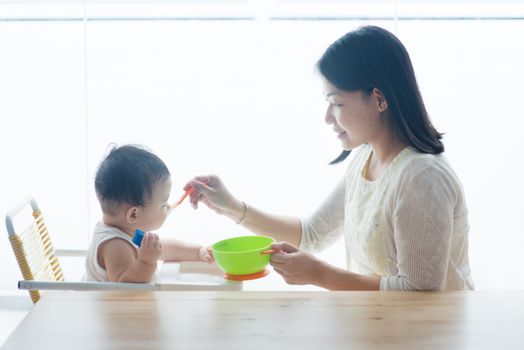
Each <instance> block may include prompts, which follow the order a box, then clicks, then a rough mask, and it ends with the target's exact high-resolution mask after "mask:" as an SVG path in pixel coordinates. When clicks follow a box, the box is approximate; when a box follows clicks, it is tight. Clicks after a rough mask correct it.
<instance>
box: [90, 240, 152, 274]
mask: <svg viewBox="0 0 524 350" xmlns="http://www.w3.org/2000/svg"><path fill="white" fill-rule="evenodd" d="M98 249H99V251H98V255H99V262H100V265H101V266H102V267H104V268H105V269H106V271H107V277H108V278H109V281H111V282H134V283H149V282H151V279H152V278H153V275H154V274H155V271H156V267H157V260H158V257H159V256H160V252H161V251H162V245H161V243H160V241H159V239H158V236H157V235H155V234H153V233H146V234H145V235H144V239H143V240H142V245H141V246H140V248H138V256H137V255H136V254H135V251H134V249H133V247H132V246H131V245H130V243H129V242H126V241H124V240H122V239H111V240H108V241H106V242H104V243H102V244H101V245H100V247H99V248H98Z"/></svg>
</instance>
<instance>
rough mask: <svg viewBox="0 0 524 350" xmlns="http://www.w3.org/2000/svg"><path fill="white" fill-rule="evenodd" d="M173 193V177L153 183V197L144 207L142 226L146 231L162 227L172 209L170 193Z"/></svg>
mask: <svg viewBox="0 0 524 350" xmlns="http://www.w3.org/2000/svg"><path fill="white" fill-rule="evenodd" d="M170 193H171V178H167V179H166V180H160V181H158V182H157V183H155V184H154V185H153V193H152V196H151V198H150V199H149V200H148V201H147V202H146V205H145V206H144V207H143V212H142V216H141V220H140V228H141V229H142V230H144V231H153V230H156V229H158V228H160V227H161V226H162V225H163V224H164V221H166V218H167V216H168V214H169V211H170V209H171V208H170V205H169V203H168V201H169V194H170Z"/></svg>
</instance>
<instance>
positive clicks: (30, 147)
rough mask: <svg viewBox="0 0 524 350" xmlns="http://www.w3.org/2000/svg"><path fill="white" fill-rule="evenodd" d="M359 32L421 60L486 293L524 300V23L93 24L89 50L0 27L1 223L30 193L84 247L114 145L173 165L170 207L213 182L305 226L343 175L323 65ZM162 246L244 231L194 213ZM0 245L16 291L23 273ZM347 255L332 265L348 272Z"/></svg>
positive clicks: (42, 28) (78, 37)
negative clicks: (143, 150)
mask: <svg viewBox="0 0 524 350" xmlns="http://www.w3.org/2000/svg"><path fill="white" fill-rule="evenodd" d="M362 24H377V25H381V26H383V27H385V28H387V29H390V30H392V31H394V32H395V33H396V34H397V35H398V36H399V37H400V39H401V40H402V41H403V42H404V43H405V45H406V47H407V48H408V50H409V52H410V53H411V56H412V60H413V63H414V65H415V71H416V73H417V77H418V79H419V84H420V86H421V89H422V93H423V96H424V97H425V100H426V103H427V107H428V109H429V112H430V114H431V116H432V119H433V121H434V123H435V124H436V126H437V128H438V129H439V130H440V131H443V132H445V133H446V137H445V144H446V145H447V156H448V158H449V159H450V161H451V162H452V165H453V166H454V167H455V169H456V171H457V173H458V175H459V176H460V177H461V179H462V182H463V185H464V187H465V190H466V195H467V200H468V204H469V207H470V221H471V235H470V240H471V249H470V257H471V265H472V269H473V277H474V279H475V281H476V283H477V287H478V289H516V288H523V287H524V279H522V278H519V277H516V276H518V275H517V271H518V270H517V267H518V266H521V265H522V263H524V258H523V257H522V254H521V253H520V251H521V247H523V246H524V238H523V235H522V233H523V229H522V228H521V225H520V224H519V220H518V219H519V214H520V213H519V211H520V210H521V209H520V208H522V206H520V205H519V204H520V203H519V201H520V198H521V197H522V195H523V194H524V185H523V184H522V182H521V181H519V180H520V179H521V178H523V172H524V167H523V165H522V161H521V160H520V159H521V157H520V155H519V153H518V152H519V150H520V149H522V147H523V146H524V141H523V140H522V139H521V138H520V137H519V136H520V135H519V133H520V132H521V131H522V129H523V125H524V122H523V121H522V120H523V118H522V117H523V113H522V112H521V110H520V99H521V96H520V95H521V91H519V88H520V85H521V84H520V82H521V81H522V80H523V78H524V76H523V75H524V74H523V70H522V68H521V66H520V63H521V62H523V61H524V49H523V46H522V45H520V44H518V43H519V40H520V38H522V37H524V21H510V20H507V21H488V20H484V21H472V20H469V21H444V20H439V21H429V20H426V21H413V20H411V21H399V22H393V21H382V22H379V21H372V22H369V21H366V22H363V21H349V20H347V21H229V22H227V21H225V22H224V21H93V22H89V23H88V24H87V32H86V34H87V35H86V38H87V41H85V42H84V28H83V23H82V22H75V21H69V22H53V21H50V22H0V47H1V48H2V53H1V54H0V77H1V78H0V96H2V97H1V103H0V118H1V121H2V124H1V125H2V131H3V133H2V137H1V138H0V149H1V152H2V153H1V154H2V159H3V162H4V165H3V169H2V173H1V174H0V179H1V181H0V194H1V196H0V212H1V213H6V212H7V211H8V209H9V208H10V207H11V206H12V205H13V204H15V203H16V202H17V201H18V200H19V199H21V198H22V197H23V196H24V195H25V194H31V195H34V196H35V197H36V198H37V200H38V201H39V202H40V204H41V206H42V207H43V209H44V214H45V215H46V217H47V221H48V224H49V226H50V228H51V233H52V235H53V238H54V240H55V242H56V244H55V245H56V246H58V247H70V248H85V247H86V246H87V242H88V239H89V234H90V232H91V230H92V228H93V226H94V224H95V223H96V221H97V220H98V219H99V210H98V207H97V203H96V201H95V197H94V191H93V186H92V179H93V176H94V172H95V170H96V166H97V164H98V162H99V161H100V159H101V158H102V157H103V156H104V153H105V150H106V148H107V145H108V144H109V143H111V142H117V143H141V144H145V145H148V146H149V147H151V148H152V149H153V150H154V151H155V152H156V153H157V154H158V155H159V156H161V157H162V158H163V159H164V160H165V161H166V163H167V164H168V166H169V168H170V169H171V172H172V175H173V182H174V187H173V188H174V189H173V198H177V197H178V196H179V195H180V194H181V193H182V191H181V187H182V186H183V185H184V183H185V181H187V180H188V179H189V178H190V177H192V176H194V175H196V174H205V173H210V172H212V173H217V174H219V175H221V176H222V177H223V179H224V181H225V182H226V183H227V184H228V186H229V187H230V189H231V190H232V192H233V193H235V194H236V195H237V196H238V197H239V198H242V199H244V200H246V201H247V202H248V203H249V204H252V205H255V206H258V207H260V208H264V209H267V210H270V211H274V212H278V213H283V214H290V215H299V216H303V215H307V214H308V213H309V212H310V211H312V210H313V209H314V208H315V207H316V205H318V203H319V202H320V201H321V200H322V199H323V198H324V196H325V195H326V194H327V193H329V191H330V190H331V187H332V186H333V185H334V183H335V182H336V181H337V180H338V179H339V177H340V176H341V174H342V172H343V170H344V167H343V166H338V167H331V166H327V165H326V164H327V162H328V161H329V160H331V159H332V158H333V157H334V156H335V155H337V154H338V152H339V144H338V140H336V138H334V136H333V134H332V132H331V131H330V128H329V127H326V126H325V125H324V124H323V111H324V108H325V102H324V100H323V97H322V94H321V88H320V85H319V82H318V77H317V76H316V74H315V72H314V69H313V67H314V63H315V62H316V60H317V59H318V58H319V57H320V55H321V54H322V52H323V50H324V49H325V48H326V47H327V46H328V45H329V44H330V43H331V42H332V41H334V40H335V39H337V38H338V37H339V36H341V35H342V34H343V33H345V32H347V31H349V30H352V29H354V28H356V27H358V26H359V25H362ZM84 43H85V44H86V47H85V48H84ZM85 53H87V55H86V56H84V54H85ZM85 59H87V65H86V66H85V65H84V62H85V61H84V60H85ZM84 68H86V69H84ZM85 73H87V74H85ZM85 76H86V77H87V80H86V79H85ZM86 101H87V106H86ZM86 107H87V108H86ZM86 113H87V114H86ZM86 115H87V118H86ZM186 204H187V203H186ZM1 230H2V234H3V235H4V236H6V233H5V228H4V227H3V226H2V228H1ZM160 233H161V234H162V235H173V236H177V237H180V238H183V239H187V240H192V241H199V242H202V243H212V242H214V241H217V240H219V239H222V238H225V237H227V236H234V235H240V234H245V233H246V231H244V230H243V229H242V228H241V227H237V226H235V225H234V223H232V222H230V221H228V220H227V219H225V218H223V217H219V216H217V215H214V214H213V213H211V212H210V211H208V210H206V209H205V208H203V209H200V210H198V211H196V212H195V211H193V210H191V209H190V208H189V206H188V205H185V206H181V207H180V208H178V209H177V210H176V211H175V212H174V213H173V214H172V216H171V217H170V218H169V219H168V221H167V223H166V225H165V226H164V228H163V229H162V230H161V232H160ZM3 242H4V243H1V241H0V264H1V266H2V272H1V274H2V278H1V279H0V288H2V289H8V288H13V286H15V285H16V281H17V280H18V279H19V272H18V271H17V270H16V263H15V261H14V258H13V256H12V253H11V251H10V248H9V246H8V242H7V239H5V240H3ZM342 245H343V241H340V242H339V243H338V246H336V247H333V248H332V249H330V250H329V251H328V252H324V253H323V254H322V255H321V256H322V257H323V258H325V259H327V260H329V261H331V262H333V263H335V264H337V265H340V266H343V265H344V251H343V247H342ZM275 288H285V286H282V285H277V284H275Z"/></svg>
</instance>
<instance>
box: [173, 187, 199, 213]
mask: <svg viewBox="0 0 524 350" xmlns="http://www.w3.org/2000/svg"><path fill="white" fill-rule="evenodd" d="M194 191H195V189H194V188H193V187H190V188H189V189H188V190H187V191H186V192H185V193H184V194H183V195H182V197H180V199H179V200H178V202H176V203H175V204H174V205H172V206H171V210H173V209H175V208H176V207H178V206H179V205H180V204H182V202H183V201H184V199H186V197H187V196H189V195H190V194H191V193H193V192H194Z"/></svg>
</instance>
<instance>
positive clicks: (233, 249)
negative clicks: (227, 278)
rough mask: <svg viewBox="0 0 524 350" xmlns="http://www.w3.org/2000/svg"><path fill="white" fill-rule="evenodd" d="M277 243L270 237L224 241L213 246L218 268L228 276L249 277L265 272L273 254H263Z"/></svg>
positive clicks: (237, 238)
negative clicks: (249, 275)
mask: <svg viewBox="0 0 524 350" xmlns="http://www.w3.org/2000/svg"><path fill="white" fill-rule="evenodd" d="M273 243H275V240H274V239H273V238H272V237H268V236H242V237H235V238H229V239H224V240H222V241H219V242H216V243H215V244H213V245H212V246H211V249H212V250H213V256H214V257H215V262H216V264H217V265H218V267H219V268H220V269H221V270H222V271H224V272H225V273H227V274H231V275H248V274H252V273H257V272H260V271H263V270H264V269H265V267H266V266H267V264H268V263H269V260H270V259H271V254H261V253H262V252H265V251H267V250H269V249H271V244H273Z"/></svg>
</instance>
